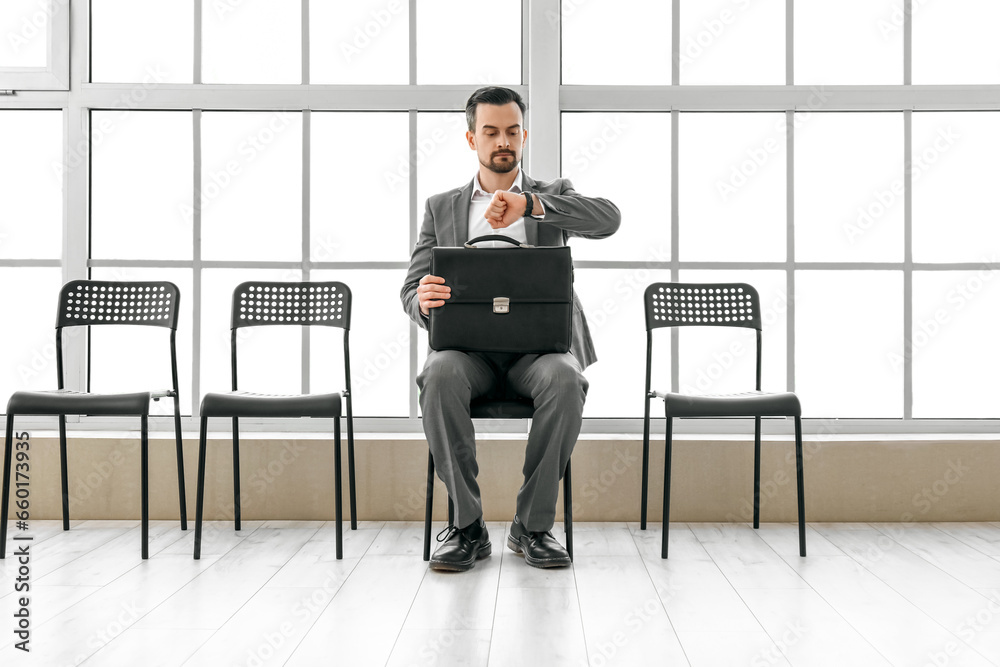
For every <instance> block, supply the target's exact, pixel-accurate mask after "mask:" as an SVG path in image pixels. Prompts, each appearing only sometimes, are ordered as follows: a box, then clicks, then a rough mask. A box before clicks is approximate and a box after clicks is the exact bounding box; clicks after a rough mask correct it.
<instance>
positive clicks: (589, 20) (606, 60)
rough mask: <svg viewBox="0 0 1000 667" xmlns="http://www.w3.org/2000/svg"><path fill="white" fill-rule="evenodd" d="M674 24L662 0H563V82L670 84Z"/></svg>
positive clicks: (572, 83)
mask: <svg viewBox="0 0 1000 667" xmlns="http://www.w3.org/2000/svg"><path fill="white" fill-rule="evenodd" d="M637 17H641V20H636V19H637ZM670 26H671V8H670V3H669V2H662V1H661V0H590V1H589V2H564V3H562V25H561V28H562V50H563V51H562V63H563V72H562V80H563V83H564V84H567V85H575V84H589V85H598V84H608V85H642V84H656V85H669V84H670V35H671V27H670ZM595 35H600V47H599V48H597V47H598V44H597V43H596V42H595V39H594V38H595Z"/></svg>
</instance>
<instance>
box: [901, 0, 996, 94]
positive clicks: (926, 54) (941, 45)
mask: <svg viewBox="0 0 1000 667" xmlns="http://www.w3.org/2000/svg"><path fill="white" fill-rule="evenodd" d="M998 24H1000V3H997V2H996V1H995V0H949V1H948V2H914V3H913V83H915V84H928V83H980V84H982V83H1000V51H997V48H996V27H997V25H998Z"/></svg>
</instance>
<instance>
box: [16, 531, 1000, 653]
mask: <svg viewBox="0 0 1000 667" xmlns="http://www.w3.org/2000/svg"><path fill="white" fill-rule="evenodd" d="M11 528H13V526H11ZM437 528H440V526H436V529H437ZM506 528H507V526H506V525H504V524H499V523H498V524H490V525H489V529H490V534H491V537H492V541H493V545H494V552H493V556H492V557H491V558H488V559H485V560H483V561H480V563H479V564H478V565H477V567H476V568H475V569H474V570H472V571H471V572H468V573H462V574H444V573H437V572H430V571H429V570H428V569H427V565H426V563H424V562H423V561H422V560H421V558H420V552H421V537H422V525H421V524H417V523H391V522H389V523H381V522H374V523H362V524H361V525H360V526H359V530H358V531H356V532H350V531H346V532H345V558H344V560H342V561H339V562H338V561H336V560H335V559H334V555H333V554H334V544H333V540H334V532H333V524H332V523H322V522H267V523H259V522H258V523H246V524H245V529H244V530H243V531H241V532H240V533H235V532H234V531H232V529H231V524H206V530H205V541H204V543H203V549H204V551H203V557H202V560H201V561H194V560H193V559H192V558H191V547H192V540H193V529H192V530H189V531H188V532H187V533H182V532H181V531H180V529H179V527H178V526H177V525H176V524H174V523H167V522H154V523H153V524H152V527H151V531H150V533H151V545H150V553H151V554H152V556H151V558H150V559H149V560H148V561H145V562H142V561H141V560H140V559H139V529H138V525H137V522H122V521H114V522H102V521H83V522H77V523H75V524H74V525H73V530H71V531H70V532H68V533H64V532H63V531H62V530H60V526H59V523H58V522H54V521H34V522H32V532H33V534H34V535H35V536H36V541H35V542H34V544H33V547H32V554H33V555H32V561H31V577H32V580H33V588H32V599H31V610H32V644H31V645H32V649H33V651H32V653H31V654H30V656H25V655H24V654H23V653H21V652H19V651H15V650H14V649H13V647H12V644H13V641H14V639H13V634H12V631H13V620H12V614H13V611H14V604H15V602H14V594H13V590H14V578H15V577H16V576H17V574H16V567H17V563H16V562H15V561H14V560H11V559H10V558H8V560H6V561H4V562H3V563H2V564H0V596H3V597H0V619H3V620H2V621H0V637H2V638H3V639H2V646H0V665H5V666H7V665H22V664H23V665H45V666H47V667H48V666H55V665H76V664H84V665H88V666H89V665H112V666H118V665H207V666H212V667H217V666H219V665H251V666H255V665H283V664H287V665H320V664H324V665H328V664H336V665H348V666H351V667H360V666H363V665H462V666H463V667H464V666H475V665H496V666H501V667H508V666H511V665H531V666H532V667H534V666H544V667H548V666H559V665H593V666H595V667H600V666H602V665H629V666H633V665H688V664H690V665H706V666H709V667H718V666H724V665H747V666H749V667H758V666H764V665H789V664H790V665H805V666H809V667H814V666H817V665H836V666H838V667H842V666H844V665H852V666H853V665H858V666H862V667H869V666H874V665H900V666H904V667H914V666H916V667H919V666H922V665H934V666H938V667H942V666H944V665H1000V524H997V523H977V524H946V523H938V524H909V525H906V524H813V525H810V526H809V533H808V543H809V557H808V558H804V559H803V558H799V557H798V555H797V544H796V529H795V526H793V525H786V524H770V525H764V526H762V527H761V529H760V530H759V531H756V532H755V531H754V530H752V529H751V528H750V527H749V526H748V525H744V524H673V525H672V526H671V557H670V559H669V560H666V561H663V560H660V558H659V540H660V526H659V525H651V526H650V529H649V530H647V531H645V532H641V531H639V529H638V525H637V524H609V523H605V524H577V526H576V532H575V538H576V539H575V542H576V562H575V563H574V566H573V567H572V568H570V569H564V570H552V571H544V570H537V569H534V568H530V567H528V566H526V565H525V564H524V561H523V559H522V558H520V557H518V556H516V555H515V554H513V553H512V552H510V551H509V550H507V549H506V548H505V547H504V542H505V538H506ZM557 536H559V537H560V538H562V534H561V532H557ZM10 544H12V543H9V545H10ZM10 550H11V548H10V546H8V554H9V553H10ZM8 626H9V627H8Z"/></svg>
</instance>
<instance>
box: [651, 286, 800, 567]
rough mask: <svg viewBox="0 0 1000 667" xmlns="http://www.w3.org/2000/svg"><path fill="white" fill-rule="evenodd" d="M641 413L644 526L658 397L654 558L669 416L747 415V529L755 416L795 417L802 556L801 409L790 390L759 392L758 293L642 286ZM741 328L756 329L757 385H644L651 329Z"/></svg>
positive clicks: (666, 490) (756, 509)
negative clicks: (688, 388) (659, 472)
mask: <svg viewBox="0 0 1000 667" xmlns="http://www.w3.org/2000/svg"><path fill="white" fill-rule="evenodd" d="M645 310H646V411H645V416H644V418H643V429H642V517H641V523H640V528H641V529H642V530H645V529H646V496H647V492H648V479H649V402H650V400H652V399H653V398H661V399H663V403H664V407H665V412H666V418H667V425H666V426H667V431H666V453H665V460H664V464H663V544H662V546H661V548H660V557H661V558H666V557H667V538H668V534H669V526H670V464H671V456H672V449H673V431H672V429H673V419H674V418H675V417H753V418H754V465H753V480H754V481H753V527H754V528H755V529H756V528H759V527H760V420H761V417H793V418H794V419H795V471H796V479H797V484H798V512H799V555H800V556H805V555H806V524H805V498H804V491H803V478H802V407H801V406H800V405H799V399H798V397H797V396H796V395H795V394H793V393H791V392H784V393H774V394H770V393H765V392H762V391H761V390H760V377H761V374H760V357H761V315H760V297H759V296H758V294H757V290H755V289H754V288H753V287H751V286H750V285H747V284H745V283H653V284H652V285H650V286H649V287H647V288H646V294H645ZM684 326H714V327H742V328H746V329H754V330H756V332H757V388H756V391H753V392H747V393H743V394H731V395H714V396H689V395H685V394H673V393H661V392H658V391H652V390H651V389H650V375H651V372H652V358H653V329H659V328H661V327H684Z"/></svg>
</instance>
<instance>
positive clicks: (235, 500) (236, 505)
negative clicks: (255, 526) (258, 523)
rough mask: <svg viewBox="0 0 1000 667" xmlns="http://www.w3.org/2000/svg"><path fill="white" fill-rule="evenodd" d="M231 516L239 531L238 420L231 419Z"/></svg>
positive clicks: (240, 513) (236, 418)
mask: <svg viewBox="0 0 1000 667" xmlns="http://www.w3.org/2000/svg"><path fill="white" fill-rule="evenodd" d="M233 516H234V518H235V526H236V530H240V529H241V527H242V526H241V521H240V519H241V516H242V512H241V511H240V418H239V417H233Z"/></svg>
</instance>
